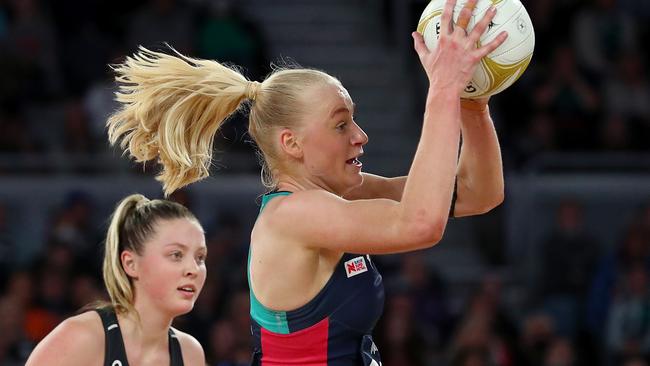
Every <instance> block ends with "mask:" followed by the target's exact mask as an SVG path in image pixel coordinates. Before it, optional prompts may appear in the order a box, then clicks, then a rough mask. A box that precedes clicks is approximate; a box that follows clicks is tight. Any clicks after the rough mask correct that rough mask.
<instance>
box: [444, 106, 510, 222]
mask: <svg viewBox="0 0 650 366" xmlns="http://www.w3.org/2000/svg"><path fill="white" fill-rule="evenodd" d="M483 106H484V109H482V108H480V104H479V103H472V102H469V103H468V102H464V103H463V104H462V108H461V131H462V138H463V144H462V147H461V151H460V158H459V161H458V173H457V176H458V202H457V204H458V206H457V210H456V212H457V213H458V214H459V215H458V216H462V215H463V211H466V212H467V213H468V214H474V213H480V212H484V211H486V210H489V209H491V208H492V207H494V206H495V205H497V204H498V203H500V202H501V200H502V199H503V187H504V184H503V164H502V161H501V149H500V147H499V140H498V138H497V134H496V130H495V128H494V124H493V123H492V118H491V117H490V112H489V108H488V107H487V104H484V105H483ZM463 206H465V207H463Z"/></svg>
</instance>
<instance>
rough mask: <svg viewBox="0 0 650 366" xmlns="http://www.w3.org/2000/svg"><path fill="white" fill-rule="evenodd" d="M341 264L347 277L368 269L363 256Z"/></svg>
mask: <svg viewBox="0 0 650 366" xmlns="http://www.w3.org/2000/svg"><path fill="white" fill-rule="evenodd" d="M343 265H344V266H345V274H347V275H348V278H350V277H352V276H356V275H358V274H361V273H363V272H367V271H368V266H366V259H365V258H364V257H356V258H352V259H350V260H349V261H347V262H345V263H344V264H343Z"/></svg>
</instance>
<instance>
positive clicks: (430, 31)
mask: <svg viewBox="0 0 650 366" xmlns="http://www.w3.org/2000/svg"><path fill="white" fill-rule="evenodd" d="M465 3H466V0H458V1H457V2H456V7H455V8H454V21H456V20H458V15H459V14H460V11H461V9H462V8H463V6H464V5H465ZM491 5H494V6H495V7H496V9H497V13H496V16H495V17H494V19H493V20H492V22H491V23H490V25H489V26H488V29H487V30H486V31H485V33H484V34H483V35H482V36H481V38H480V41H479V45H477V46H480V45H484V44H487V43H489V42H490V41H492V40H493V39H494V38H495V37H496V36H497V35H499V33H501V32H502V31H506V32H507V33H508V38H507V39H506V41H505V42H504V43H503V44H501V45H500V46H499V47H497V48H496V49H495V50H494V51H492V52H491V53H490V54H489V55H487V56H485V57H483V59H482V60H481V62H480V64H479V65H478V67H477V68H476V71H475V72H474V76H473V77H472V80H470V82H469V83H468V84H467V86H466V87H465V90H464V91H463V94H462V97H463V98H470V99H473V98H481V97H486V96H490V95H494V94H497V93H500V92H502V91H503V90H505V89H506V88H508V87H509V86H510V85H512V84H513V83H514V82H515V81H516V80H517V79H518V78H519V77H520V76H521V75H522V74H523V73H524V71H525V70H526V67H528V64H529V63H530V60H531V59H532V57H533V49H534V48H535V31H534V30H533V24H532V22H531V20H530V16H529V15H528V12H526V9H525V8H524V6H523V5H522V3H521V2H520V1H519V0H478V2H477V4H476V7H475V8H474V11H473V13H472V16H471V18H470V19H469V24H467V27H466V29H467V31H468V32H471V31H472V29H473V28H474V25H475V24H476V23H477V22H479V21H480V20H481V18H483V16H484V15H485V13H486V11H487V10H488V9H489V7H490V6H491ZM444 7H445V0H432V1H431V2H430V3H429V5H427V7H426V8H425V9H424V11H423V12H422V16H421V17H420V21H419V22H418V29H417V30H418V32H419V33H420V34H422V36H423V37H424V42H425V44H426V45H427V47H428V48H429V50H434V49H435V48H436V47H437V46H438V40H439V39H440V32H441V29H440V18H441V16H442V11H443V9H444Z"/></svg>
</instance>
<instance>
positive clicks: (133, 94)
mask: <svg viewBox="0 0 650 366" xmlns="http://www.w3.org/2000/svg"><path fill="white" fill-rule="evenodd" d="M174 52H175V53H176V55H168V54H164V53H160V52H153V51H150V50H148V49H146V48H144V47H140V48H139V51H138V52H137V53H136V54H135V55H133V56H132V57H127V58H126V60H125V61H124V62H123V63H122V64H119V65H116V66H114V67H113V69H114V70H115V71H116V73H117V76H116V81H117V82H118V83H119V84H120V88H119V92H117V93H116V99H117V101H118V102H120V103H121V104H122V108H121V109H120V110H118V111H117V112H116V113H114V114H113V115H112V116H110V117H109V119H108V122H107V127H108V136H109V141H110V143H111V144H112V145H115V144H116V143H117V142H118V141H119V142H120V147H121V148H122V149H123V150H124V152H125V153H128V154H129V155H130V156H131V157H133V158H134V159H135V160H136V161H137V162H146V161H149V160H154V159H156V158H157V160H158V162H159V163H160V164H162V167H163V169H162V172H161V173H160V174H159V175H158V176H157V178H156V179H157V180H159V181H160V182H162V184H163V189H164V191H165V194H166V195H169V194H170V193H172V192H173V191H175V190H177V189H178V188H180V187H183V186H186V185H188V184H190V183H193V182H196V181H198V180H201V179H203V178H205V177H207V176H208V175H209V168H210V163H211V160H212V146H213V141H214V135H215V133H216V132H217V130H218V129H219V127H220V126H221V125H222V124H223V122H224V121H225V120H226V119H227V118H228V117H229V116H230V115H231V114H233V113H234V112H235V111H237V110H238V109H239V108H240V107H241V105H242V102H244V101H245V100H247V99H250V100H254V99H255V97H256V95H257V93H258V92H259V89H260V88H261V84H259V83H253V82H250V81H248V80H247V79H246V78H245V77H244V76H243V75H242V74H241V73H239V72H238V71H236V70H234V69H231V68H229V67H226V66H224V65H222V64H220V63H218V62H216V61H211V60H200V59H194V58H190V57H186V56H183V55H181V54H180V53H178V52H176V51H174Z"/></svg>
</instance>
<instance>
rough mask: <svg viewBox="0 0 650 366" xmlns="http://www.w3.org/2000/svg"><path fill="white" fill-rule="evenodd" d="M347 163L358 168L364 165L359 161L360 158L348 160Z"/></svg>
mask: <svg viewBox="0 0 650 366" xmlns="http://www.w3.org/2000/svg"><path fill="white" fill-rule="evenodd" d="M345 163H346V164H351V165H356V166H361V165H362V164H361V161H359V158H352V159H348V160H346V162H345Z"/></svg>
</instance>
